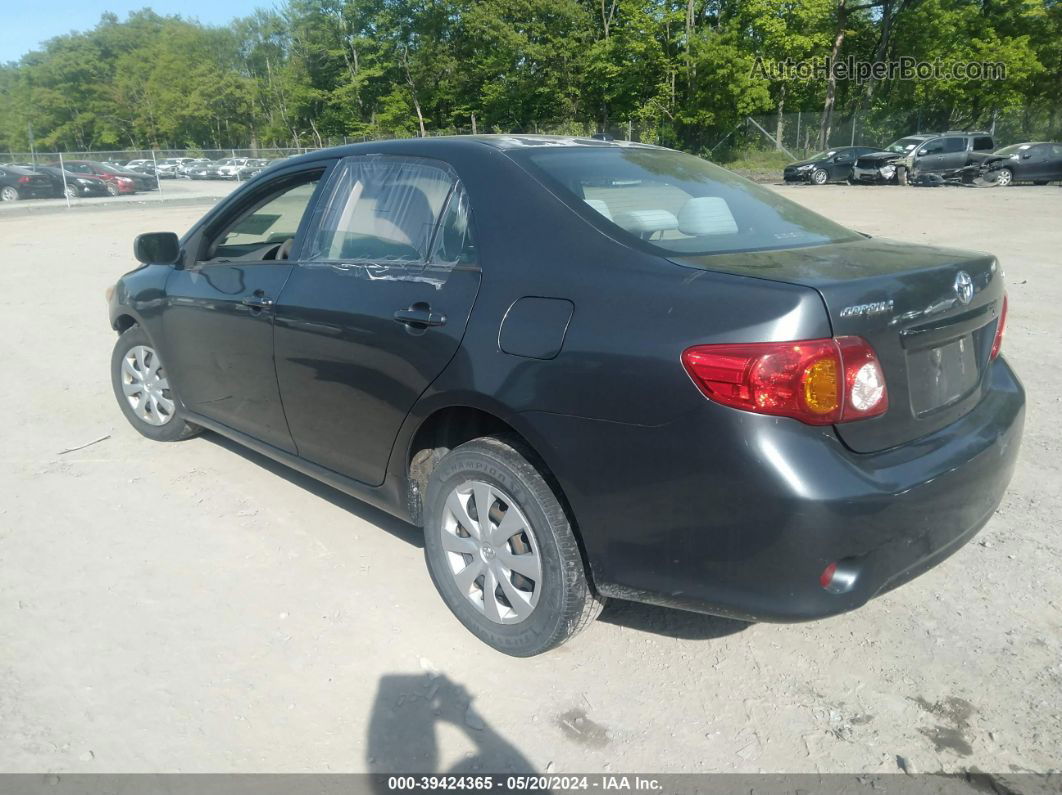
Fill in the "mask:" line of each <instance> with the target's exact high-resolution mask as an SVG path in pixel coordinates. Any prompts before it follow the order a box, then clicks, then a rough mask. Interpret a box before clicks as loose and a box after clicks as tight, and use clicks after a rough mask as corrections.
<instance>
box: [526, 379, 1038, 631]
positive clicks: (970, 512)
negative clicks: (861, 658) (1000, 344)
mask: <svg viewBox="0 0 1062 795" xmlns="http://www.w3.org/2000/svg"><path fill="white" fill-rule="evenodd" d="M989 377H990V378H991V379H992V389H991V390H990V392H989V394H988V396H987V397H986V398H985V399H984V400H983V401H982V402H981V403H980V404H979V405H978V406H977V408H975V409H974V410H973V411H971V412H970V413H969V414H967V415H966V416H964V417H963V418H961V419H960V420H958V421H956V422H955V423H953V424H952V425H950V426H948V427H946V428H944V429H942V430H940V431H938V432H936V433H934V434H931V435H929V436H926V437H923V438H922V439H919V440H917V441H914V442H911V443H909V444H905V445H902V446H900V447H896V448H893V449H891V450H886V451H882V452H880V453H873V454H857V453H853V452H851V451H850V450H848V449H847V448H846V447H845V446H844V445H843V444H842V443H841V442H840V441H839V440H838V439H837V437H836V435H835V434H834V433H833V431H832V429H830V428H824V429H819V428H812V427H811V426H806V425H802V424H800V423H798V422H796V421H795V420H789V419H780V418H774V417H767V416H762V415H756V414H749V413H744V412H739V411H736V410H731V409H727V408H725V407H721V406H718V405H716V404H707V405H706V410H705V411H703V412H697V413H696V414H695V415H694V416H687V417H685V418H683V419H681V420H679V421H675V422H671V423H669V424H667V425H663V426H658V427H652V428H649V427H644V426H622V425H617V424H615V423H600V422H595V421H590V420H585V419H579V418H573V417H560V416H557V415H546V414H528V415H523V416H525V417H527V418H528V419H529V420H530V421H531V422H532V425H533V426H534V429H535V430H534V432H535V434H536V435H538V434H540V433H541V434H543V438H548V439H550V440H561V444H560V445H559V446H558V445H554V448H555V449H554V451H553V458H554V462H553V463H554V470H555V471H554V474H555V475H556V476H557V478H558V480H559V481H560V483H561V485H562V487H563V488H564V490H565V495H566V496H567V497H568V499H569V501H570V503H571V505H572V509H573V512H574V515H575V518H576V521H577V524H578V529H579V532H580V535H581V538H582V541H583V545H584V548H585V550H586V553H587V557H588V560H589V564H590V568H591V573H592V576H593V580H594V583H595V586H596V587H597V589H598V590H599V591H600V592H601V593H602V594H604V595H606V596H614V597H617V598H623V599H631V600H634V601H643V602H651V603H656V604H662V605H667V606H671V607H678V608H683V609H689V610H695V611H700V612H707V613H714V614H717V615H723V616H729V617H733V618H739V619H744V620H757V621H783V622H784V621H802V620H808V619H815V618H821V617H824V616H830V615H834V614H837V613H842V612H845V611H848V610H852V609H855V608H857V607H859V606H861V605H863V604H864V603H866V602H867V601H868V600H869V599H871V598H873V597H874V596H876V595H878V594H880V593H883V592H885V591H887V590H889V589H891V588H894V587H896V586H897V585H899V584H901V583H903V582H906V581H907V580H909V579H912V578H913V577H915V576H917V575H918V574H921V573H922V572H924V571H926V570H927V569H928V568H931V567H932V566H933V565H935V564H936V563H938V562H940V561H941V560H943V559H944V558H946V557H947V556H948V555H950V554H951V553H952V552H954V551H955V550H957V549H958V548H959V547H961V546H962V545H963V544H964V543H965V542H966V541H967V540H969V539H970V538H972V537H973V536H974V535H975V534H976V533H977V531H978V530H979V529H980V528H981V527H983V526H984V524H985V523H986V522H987V521H988V520H989V519H990V518H991V516H992V514H993V513H994V512H995V509H996V507H997V506H998V504H999V502H1000V500H1001V499H1002V497H1003V493H1004V491H1005V489H1006V487H1007V484H1008V483H1009V481H1010V478H1011V474H1012V472H1013V468H1014V465H1015V461H1016V459H1017V455H1018V448H1019V445H1020V440H1021V433H1022V426H1023V422H1024V405H1025V398H1024V392H1023V390H1022V387H1021V385H1020V383H1019V382H1018V380H1017V379H1016V377H1015V376H1014V374H1013V372H1012V371H1011V370H1010V368H1009V367H1008V366H1007V364H1006V362H1005V361H1003V360H1002V359H999V360H997V361H996V362H995V363H994V364H993V366H992V368H991V371H990V375H989ZM532 442H533V443H534V440H532ZM603 461H608V462H610V463H609V466H607V467H606V466H602V462H603ZM834 562H836V563H839V564H840V567H841V569H842V570H843V571H844V572H846V573H849V574H851V575H852V581H851V584H850V587H848V588H847V589H846V590H844V592H841V593H833V592H829V591H827V590H826V589H824V588H823V586H822V585H821V584H820V581H819V578H820V575H821V574H822V572H823V570H824V569H825V568H826V567H827V565H829V564H830V563H834Z"/></svg>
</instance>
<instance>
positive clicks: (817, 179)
mask: <svg viewBox="0 0 1062 795" xmlns="http://www.w3.org/2000/svg"><path fill="white" fill-rule="evenodd" d="M829 181H830V175H829V174H828V173H827V172H826V170H825V169H822V168H817V169H815V170H814V171H812V172H811V184H812V185H825V184H826V183H827V182H829Z"/></svg>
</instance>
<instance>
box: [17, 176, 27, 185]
mask: <svg viewBox="0 0 1062 795" xmlns="http://www.w3.org/2000/svg"><path fill="white" fill-rule="evenodd" d="M29 181H30V178H29V177H19V178H18V184H19V185H28V184H29Z"/></svg>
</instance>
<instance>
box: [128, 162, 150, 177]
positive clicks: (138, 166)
mask: <svg viewBox="0 0 1062 795" xmlns="http://www.w3.org/2000/svg"><path fill="white" fill-rule="evenodd" d="M124 168H125V169H126V170H127V171H136V172H137V173H140V174H147V175H149V176H152V177H153V176H155V163H154V162H153V161H151V160H143V159H141V160H130V161H129V162H128V163H126V164H125V166H124Z"/></svg>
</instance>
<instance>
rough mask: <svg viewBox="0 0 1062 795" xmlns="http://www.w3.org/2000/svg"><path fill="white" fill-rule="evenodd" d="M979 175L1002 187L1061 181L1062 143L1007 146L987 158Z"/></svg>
mask: <svg viewBox="0 0 1062 795" xmlns="http://www.w3.org/2000/svg"><path fill="white" fill-rule="evenodd" d="M980 176H981V177H982V178H983V179H985V180H986V181H988V182H994V183H995V184H996V185H999V186H1000V187H1006V186H1007V185H1011V184H1013V183H1015V182H1031V183H1032V184H1033V185H1046V184H1047V183H1049V182H1057V181H1059V180H1062V144H1060V143H1054V142H1051V141H1034V142H1030V143H1024V144H1012V145H1011V146H1004V147H1003V148H1002V149H999V150H997V151H996V152H994V153H993V154H992V155H991V156H989V157H986V158H985V160H984V162H983V164H982V167H981V171H980Z"/></svg>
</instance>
